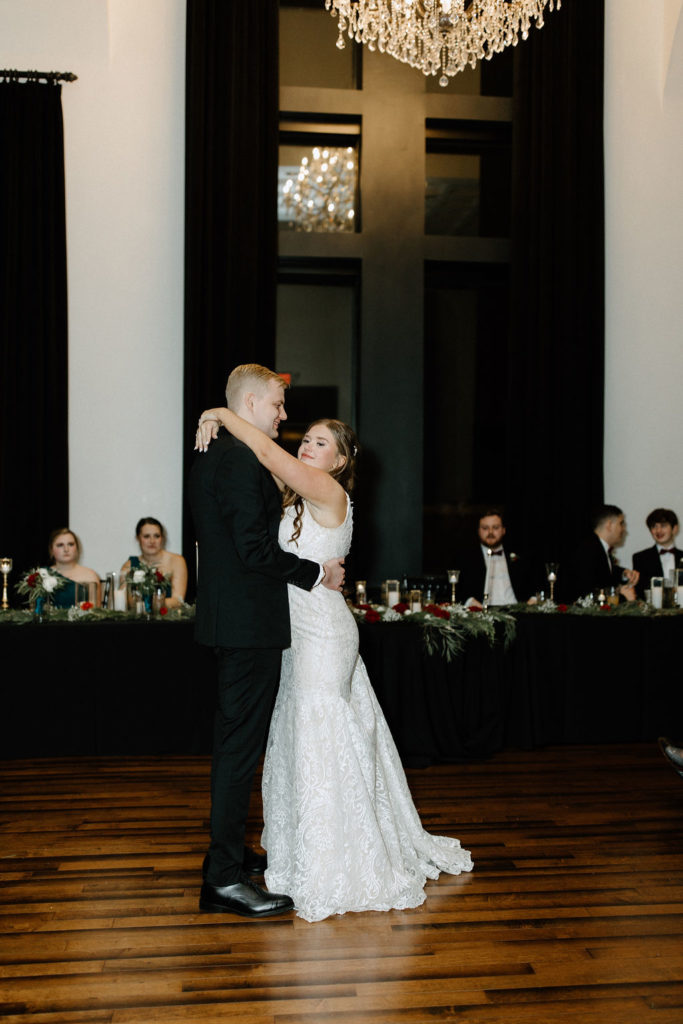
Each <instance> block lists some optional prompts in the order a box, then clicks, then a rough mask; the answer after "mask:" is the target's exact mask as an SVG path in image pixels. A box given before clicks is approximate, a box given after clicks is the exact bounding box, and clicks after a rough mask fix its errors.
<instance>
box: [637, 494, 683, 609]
mask: <svg viewBox="0 0 683 1024" xmlns="http://www.w3.org/2000/svg"><path fill="white" fill-rule="evenodd" d="M645 522H646V523H647V528H648V530H649V531H650V533H651V534H652V537H653V540H654V544H653V545H652V547H651V548H645V549H644V550H643V551H636V552H635V554H634V555H633V568H634V569H636V570H637V571H638V572H639V573H640V579H639V580H638V583H637V584H636V593H637V595H638V597H640V598H641V599H642V598H644V597H645V591H646V590H647V589H649V586H650V580H651V579H652V577H653V576H669V575H670V574H672V573H673V571H674V569H681V568H683V562H681V559H683V551H681V550H680V548H677V547H676V545H675V540H676V536H677V534H678V516H677V515H676V513H675V512H672V511H671V509H670V508H656V509H654V511H653V512H650V514H649V516H648V517H647V519H646V520H645Z"/></svg>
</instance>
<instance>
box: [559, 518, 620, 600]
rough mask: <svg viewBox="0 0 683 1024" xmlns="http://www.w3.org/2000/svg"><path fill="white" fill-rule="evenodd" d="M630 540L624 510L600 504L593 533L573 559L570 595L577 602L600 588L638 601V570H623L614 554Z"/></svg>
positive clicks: (570, 574)
mask: <svg viewBox="0 0 683 1024" xmlns="http://www.w3.org/2000/svg"><path fill="white" fill-rule="evenodd" d="M625 539H626V520H625V518H624V513H623V512H622V511H621V509H620V508H618V507H617V506H616V505H600V506H599V507H598V508H597V509H595V512H594V513H593V532H592V534H591V535H590V537H589V538H587V540H585V541H584V542H583V544H581V545H580V546H579V547H578V548H577V549H576V551H575V552H574V556H573V558H572V560H571V564H570V571H569V573H568V580H567V596H568V597H569V596H570V599H571V600H573V601H575V600H576V599H577V598H579V597H584V596H585V595H586V594H592V593H593V592H594V591H596V590H604V591H605V596H608V595H609V593H610V591H611V589H612V588H614V590H615V592H616V593H617V594H618V595H619V596H620V597H621V598H623V600H625V601H635V599H636V591H635V587H636V584H637V582H638V573H637V572H636V571H634V570H633V569H622V567H621V566H620V565H619V563H618V561H617V558H616V556H615V554H614V549H615V548H617V547H620V546H621V545H622V544H623V543H624V540H625Z"/></svg>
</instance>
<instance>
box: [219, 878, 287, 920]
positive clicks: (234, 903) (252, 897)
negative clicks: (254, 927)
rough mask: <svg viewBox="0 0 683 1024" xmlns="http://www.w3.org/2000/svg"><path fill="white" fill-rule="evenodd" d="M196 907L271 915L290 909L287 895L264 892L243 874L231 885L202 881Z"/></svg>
mask: <svg viewBox="0 0 683 1024" xmlns="http://www.w3.org/2000/svg"><path fill="white" fill-rule="evenodd" d="M199 909H200V910H204V911H206V912H207V913H209V914H241V916H242V917H272V916H273V915H274V914H286V913H287V911H289V910H294V902H293V900H292V899H291V898H290V897H289V896H284V895H282V893H279V892H266V890H265V889H262V888H261V886H260V885H257V884H256V882H252V881H251V879H250V878H248V877H247V875H243V876H242V878H241V880H240V881H239V882H235V883H234V885H209V883H208V882H204V884H203V886H202V891H201V893H200V896H199Z"/></svg>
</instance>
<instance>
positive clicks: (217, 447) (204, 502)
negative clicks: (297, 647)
mask: <svg viewBox="0 0 683 1024" xmlns="http://www.w3.org/2000/svg"><path fill="white" fill-rule="evenodd" d="M190 503H191V506H192V516H193V519H194V525H195V531H196V536H197V542H198V545H199V574H198V581H197V614H196V619H195V639H196V640H197V641H198V642H199V643H200V644H206V645H208V646H210V647H243V648H250V647H251V648H257V647H279V648H284V647H288V646H289V643H290V631H289V606H288V601H287V583H294V584H296V585H297V586H300V587H303V588H304V589H305V590H310V589H311V587H312V586H313V585H314V584H315V582H316V580H317V578H318V575H319V573H320V566H319V565H318V564H317V562H311V561H308V560H306V559H300V558H297V557H296V555H293V554H291V553H290V552H287V551H283V550H282V549H281V548H280V546H279V544H278V537H277V534H278V526H279V523H280V515H281V511H282V502H281V498H280V492H279V490H278V488H277V486H276V485H275V482H274V481H273V478H272V476H271V475H270V473H269V472H268V471H267V470H265V469H264V468H263V466H261V465H260V463H259V461H258V459H257V458H256V456H255V455H254V454H253V452H252V451H251V450H250V449H249V448H247V447H246V445H244V444H242V443H241V442H240V441H237V440H236V439H235V438H234V437H232V436H231V435H230V434H229V433H228V432H227V431H226V430H224V429H223V428H221V430H220V431H219V434H218V438H217V439H216V440H215V441H212V442H211V444H210V445H209V448H208V450H207V452H206V453H204V454H199V455H197V457H196V459H195V463H194V465H193V467H192V471H191V473H190Z"/></svg>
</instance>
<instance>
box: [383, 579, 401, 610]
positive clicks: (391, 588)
mask: <svg viewBox="0 0 683 1024" xmlns="http://www.w3.org/2000/svg"><path fill="white" fill-rule="evenodd" d="M386 584H387V600H386V603H387V604H388V605H389V607H390V608H393V606H394V605H395V604H398V602H399V601H400V600H401V584H400V582H399V580H387V581H386Z"/></svg>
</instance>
